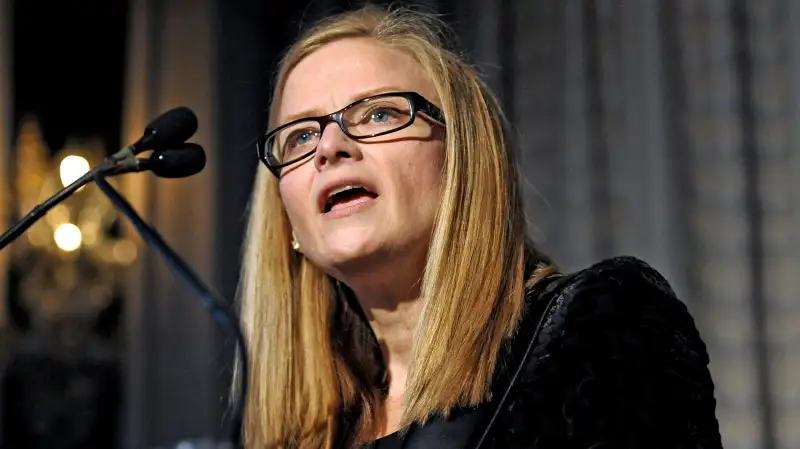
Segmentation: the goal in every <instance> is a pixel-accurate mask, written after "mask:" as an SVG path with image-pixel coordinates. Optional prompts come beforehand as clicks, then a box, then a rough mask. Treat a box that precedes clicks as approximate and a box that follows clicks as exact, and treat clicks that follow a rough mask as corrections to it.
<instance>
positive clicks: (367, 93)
mask: <svg viewBox="0 0 800 449" xmlns="http://www.w3.org/2000/svg"><path fill="white" fill-rule="evenodd" d="M407 91H408V89H401V88H399V87H394V86H383V87H378V88H375V89H368V90H364V91H361V92H359V93H357V94H355V95H352V96H351V97H350V99H349V100H348V102H347V104H345V105H344V106H342V108H343V107H345V106H347V105H350V104H353V103H354V102H356V101H358V100H362V99H364V98H367V97H371V96H373V95H380V94H385V93H390V92H407ZM339 109H341V108H338V109H337V111H338V110H339ZM324 114H325V113H319V109H307V110H304V111H301V112H297V113H294V114H290V115H289V116H287V117H286V118H285V119H283V120H279V121H278V123H279V124H278V126H280V125H283V124H286V123H290V122H293V121H295V120H299V119H302V118H309V117H318V116H320V115H324Z"/></svg>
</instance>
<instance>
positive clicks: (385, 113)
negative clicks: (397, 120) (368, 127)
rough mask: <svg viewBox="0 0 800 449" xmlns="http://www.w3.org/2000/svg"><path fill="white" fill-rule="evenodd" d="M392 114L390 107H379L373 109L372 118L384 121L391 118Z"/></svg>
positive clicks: (380, 121) (376, 120) (375, 120)
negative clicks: (375, 109)
mask: <svg viewBox="0 0 800 449" xmlns="http://www.w3.org/2000/svg"><path fill="white" fill-rule="evenodd" d="M392 116H393V114H392V112H391V111H389V110H388V109H378V110H377V111H372V113H371V114H370V120H372V121H373V122H376V123H384V122H387V121H389V120H391V119H392Z"/></svg>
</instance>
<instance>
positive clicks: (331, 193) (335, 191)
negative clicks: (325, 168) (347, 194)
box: [328, 186, 361, 200]
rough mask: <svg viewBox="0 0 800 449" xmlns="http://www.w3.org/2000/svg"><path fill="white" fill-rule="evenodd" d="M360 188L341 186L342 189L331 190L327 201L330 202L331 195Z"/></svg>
mask: <svg viewBox="0 0 800 449" xmlns="http://www.w3.org/2000/svg"><path fill="white" fill-rule="evenodd" d="M360 187H361V186H342V187H339V188H336V189H333V190H331V192H330V193H329V194H328V200H330V199H331V197H333V195H336V194H337V193H342V192H344V191H345V190H350V189H358V188H360Z"/></svg>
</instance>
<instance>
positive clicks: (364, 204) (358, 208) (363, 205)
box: [322, 197, 378, 219]
mask: <svg viewBox="0 0 800 449" xmlns="http://www.w3.org/2000/svg"><path fill="white" fill-rule="evenodd" d="M377 201H378V198H369V197H367V198H363V199H358V200H355V201H352V202H350V203H349V204H347V205H345V206H339V207H337V208H336V209H333V210H331V211H329V212H325V213H323V214H322V216H323V217H325V218H330V219H333V218H342V217H347V216H350V215H354V214H357V213H359V212H363V211H365V210H366V209H369V208H370V207H372V206H374V205H375V203H376V202H377Z"/></svg>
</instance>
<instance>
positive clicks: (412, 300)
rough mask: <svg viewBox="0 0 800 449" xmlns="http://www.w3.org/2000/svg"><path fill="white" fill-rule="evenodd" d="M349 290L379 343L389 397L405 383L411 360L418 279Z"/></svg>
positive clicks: (415, 321) (419, 307) (417, 308)
mask: <svg viewBox="0 0 800 449" xmlns="http://www.w3.org/2000/svg"><path fill="white" fill-rule="evenodd" d="M395 281H399V280H398V279H395ZM351 289H352V290H353V293H354V294H355V296H356V298H357V299H358V302H359V304H360V305H361V308H362V310H363V311H364V315H365V316H366V318H367V320H368V321H369V324H370V327H372V331H373V332H374V333H375V338H376V339H377V341H378V343H379V344H380V347H381V352H382V353H383V360H384V363H386V368H387V370H388V373H389V376H390V396H391V395H392V391H391V390H394V389H395V388H396V387H397V386H398V385H399V386H402V385H403V384H405V373H406V372H407V371H408V365H409V363H410V361H411V349H412V346H413V341H414V331H415V329H416V327H417V322H418V320H419V313H420V310H421V301H420V299H419V282H418V279H416V278H415V279H414V280H413V281H410V282H391V283H385V284H381V285H371V286H368V285H363V284H362V285H355V286H353V287H351Z"/></svg>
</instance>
